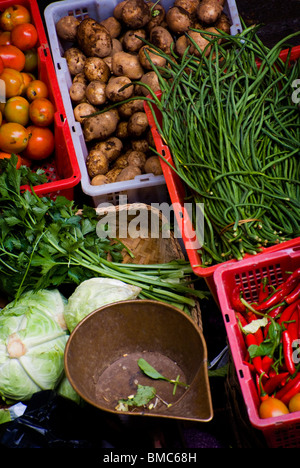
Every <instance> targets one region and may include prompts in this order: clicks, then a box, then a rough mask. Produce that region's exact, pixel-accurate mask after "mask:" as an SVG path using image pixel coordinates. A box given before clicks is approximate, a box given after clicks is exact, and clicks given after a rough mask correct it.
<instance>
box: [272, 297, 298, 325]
mask: <svg viewBox="0 0 300 468" xmlns="http://www.w3.org/2000/svg"><path fill="white" fill-rule="evenodd" d="M298 304H300V300H298V301H296V302H293V303H292V304H290V305H288V306H287V307H286V308H285V309H284V311H283V312H282V314H281V316H280V317H279V319H278V320H277V323H279V325H282V324H283V322H288V321H289V320H291V316H292V313H293V312H294V310H295V309H296V308H297V307H298Z"/></svg>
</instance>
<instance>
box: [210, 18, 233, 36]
mask: <svg viewBox="0 0 300 468" xmlns="http://www.w3.org/2000/svg"><path fill="white" fill-rule="evenodd" d="M214 26H215V28H216V29H220V30H221V31H224V32H225V33H226V34H230V21H229V19H228V17H227V16H226V15H225V13H221V16H220V18H219V19H218V21H217V22H216V23H215V24H214Z"/></svg>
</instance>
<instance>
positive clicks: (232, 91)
mask: <svg viewBox="0 0 300 468" xmlns="http://www.w3.org/2000/svg"><path fill="white" fill-rule="evenodd" d="M220 34H222V41H221V43H220V41H219V39H220V36H216V35H213V34H212V33H210V38H211V39H210V43H209V47H210V49H211V50H210V53H209V54H205V53H202V54H201V57H200V58H199V57H198V58H197V57H195V56H191V55H190V54H189V52H188V49H187V50H186V53H185V54H184V56H183V57H181V58H179V57H178V56H176V54H175V53H174V54H173V56H167V55H166V54H164V53H162V52H161V51H159V50H157V52H156V53H157V54H158V55H163V56H164V57H165V59H166V66H165V67H159V68H158V67H155V66H154V65H153V68H154V69H155V71H156V73H157V75H158V78H159V83H160V87H161V90H162V95H161V98H160V100H158V99H156V97H155V96H154V95H153V93H152V98H153V99H154V102H155V104H156V106H157V107H158V109H159V110H160V111H161V113H162V124H161V125H159V123H158V122H157V120H156V124H157V126H158V129H159V131H160V134H161V136H162V138H163V140H164V142H165V143H166V144H167V145H168V147H169V148H170V151H171V154H172V158H173V161H174V165H175V171H176V172H177V174H178V175H179V176H180V177H181V179H182V180H183V182H184V184H185V186H186V187H187V189H188V190H187V191H188V193H189V195H190V197H192V200H193V203H195V204H200V203H201V204H203V205H202V206H203V207H204V220H205V222H204V239H201V241H203V242H202V247H201V259H202V266H208V265H212V264H215V263H220V262H224V261H226V260H229V259H238V260H239V259H242V258H243V257H244V255H245V254H246V253H249V254H253V255H255V254H256V253H258V252H260V251H262V249H263V247H268V246H270V245H274V244H277V243H280V242H283V241H285V240H288V239H292V238H295V237H297V236H299V234H300V226H299V221H300V190H299V183H300V181H299V174H300V171H299V168H300V159H299V153H300V112H299V107H298V106H297V104H296V103H295V102H293V99H292V95H293V91H294V90H295V88H294V87H293V86H295V85H294V80H296V79H297V78H299V76H300V64H299V61H294V62H291V63H289V62H290V60H289V55H288V56H287V60H286V61H283V60H281V59H280V57H279V54H280V52H281V51H282V49H283V48H285V47H287V46H285V44H287V43H288V40H289V39H290V37H292V36H294V35H291V36H289V37H286V38H285V39H284V40H282V41H280V42H278V43H277V44H276V46H274V47H273V48H272V49H269V48H267V47H265V46H264V44H263V43H262V42H261V41H260V40H259V38H258V36H257V28H255V27H251V28H247V29H245V30H244V31H243V32H242V33H241V34H239V35H237V36H230V35H227V34H225V33H220ZM203 35H205V31H204V32H203ZM195 46H196V47H197V45H196V44H195ZM152 49H153V47H152ZM149 106H150V107H151V108H152V104H151V102H149ZM153 115H154V118H155V112H154V111H153ZM161 157H162V156H161ZM189 200H191V198H189ZM200 206H201V205H200Z"/></svg>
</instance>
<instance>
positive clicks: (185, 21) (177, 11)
mask: <svg viewBox="0 0 300 468" xmlns="http://www.w3.org/2000/svg"><path fill="white" fill-rule="evenodd" d="M166 22H167V25H168V28H169V29H170V31H171V32H173V33H175V34H183V33H185V32H186V31H188V30H189V29H190V27H191V26H192V21H191V17H190V15H189V14H188V12H187V11H186V10H184V9H183V8H180V7H175V6H173V7H171V8H170V9H169V10H168V11H167V13H166Z"/></svg>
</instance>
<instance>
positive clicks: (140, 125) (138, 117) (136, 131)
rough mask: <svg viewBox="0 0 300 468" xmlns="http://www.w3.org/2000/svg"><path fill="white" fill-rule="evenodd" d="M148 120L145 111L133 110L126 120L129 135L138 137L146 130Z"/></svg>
mask: <svg viewBox="0 0 300 468" xmlns="http://www.w3.org/2000/svg"><path fill="white" fill-rule="evenodd" d="M148 127H149V122H148V119H147V116H146V113H145V112H135V113H134V114H133V115H132V116H131V117H130V119H129V120H128V126H127V130H128V133H129V135H131V136H134V137H140V136H141V135H143V134H144V133H145V132H146V130H148Z"/></svg>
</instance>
